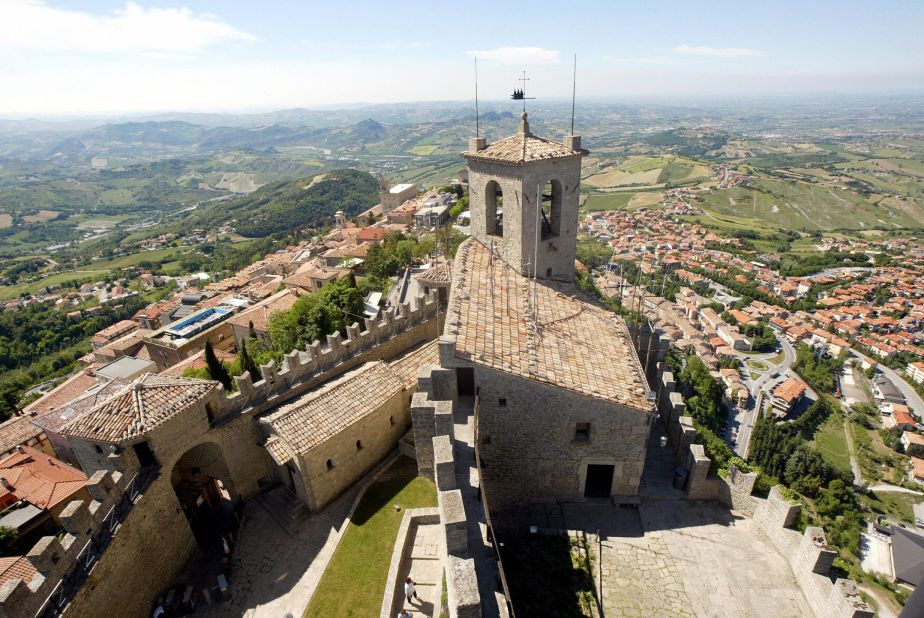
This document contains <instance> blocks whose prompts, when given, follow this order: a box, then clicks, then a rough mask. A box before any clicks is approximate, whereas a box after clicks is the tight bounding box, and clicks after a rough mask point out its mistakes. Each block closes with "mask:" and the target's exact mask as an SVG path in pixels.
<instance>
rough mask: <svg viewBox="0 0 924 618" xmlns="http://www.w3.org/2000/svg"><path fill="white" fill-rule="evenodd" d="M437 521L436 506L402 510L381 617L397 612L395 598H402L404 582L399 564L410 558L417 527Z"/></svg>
mask: <svg viewBox="0 0 924 618" xmlns="http://www.w3.org/2000/svg"><path fill="white" fill-rule="evenodd" d="M439 521H440V513H439V509H437V508H428V509H408V510H406V511H405V512H404V517H402V518H401V526H400V527H399V528H398V536H397V538H396V539H395V548H394V550H393V551H392V553H391V563H390V565H389V567H388V579H386V580H385V582H386V583H385V594H384V596H383V597H382V611H381V618H393V616H394V615H395V614H396V613H397V611H396V607H395V600H396V599H401V598H403V594H404V582H403V581H402V580H401V565H402V564H403V563H404V562H405V560H410V556H411V551H412V550H413V548H414V536H415V534H416V532H417V527H418V526H421V525H427V524H438V523H439Z"/></svg>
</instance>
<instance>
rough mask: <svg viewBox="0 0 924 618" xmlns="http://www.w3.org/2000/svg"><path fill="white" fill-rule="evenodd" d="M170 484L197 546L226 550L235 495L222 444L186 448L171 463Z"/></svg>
mask: <svg viewBox="0 0 924 618" xmlns="http://www.w3.org/2000/svg"><path fill="white" fill-rule="evenodd" d="M170 483H171V485H172V486H173V491H174V492H175V493H176V497H177V500H179V502H180V507H181V508H182V509H183V512H184V513H185V514H186V519H187V520H188V521H189V526H190V528H192V531H193V534H194V535H195V537H196V542H197V543H198V544H199V548H200V549H201V550H202V551H203V552H206V553H212V552H216V553H218V554H225V553H227V548H228V544H229V543H230V539H231V537H232V536H233V533H234V531H235V529H236V527H237V519H236V517H235V501H236V497H237V496H236V494H235V492H234V485H233V483H232V481H231V474H230V473H229V472H228V466H227V464H226V463H225V459H224V456H223V455H222V452H221V447H220V446H218V444H216V443H214V442H203V443H202V444H198V445H196V446H194V447H192V448H191V449H189V450H188V451H186V452H185V453H184V454H183V456H182V457H180V458H179V459H178V460H177V462H176V464H174V466H173V470H172V471H171V473H170Z"/></svg>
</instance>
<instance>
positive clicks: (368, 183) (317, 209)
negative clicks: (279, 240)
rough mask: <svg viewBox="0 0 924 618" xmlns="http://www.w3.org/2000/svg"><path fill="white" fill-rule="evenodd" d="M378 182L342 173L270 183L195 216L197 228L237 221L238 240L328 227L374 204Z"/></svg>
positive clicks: (354, 173)
mask: <svg viewBox="0 0 924 618" xmlns="http://www.w3.org/2000/svg"><path fill="white" fill-rule="evenodd" d="M378 199H379V196H378V182H377V181H376V179H375V178H373V177H372V176H371V175H370V174H367V173H366V172H360V171H358V170H352V169H344V170H334V171H331V172H327V173H325V174H323V175H322V176H315V177H308V178H299V179H298V180H292V181H283V182H274V183H271V184H268V185H266V186H264V187H261V188H260V189H258V190H256V191H254V192H253V193H251V194H250V195H246V196H242V197H239V198H237V199H234V200H231V201H229V202H222V203H217V204H212V205H210V206H208V207H206V208H205V209H203V210H202V212H201V213H197V215H198V216H197V217H196V218H197V219H198V220H199V221H200V222H202V223H214V222H220V221H227V220H229V219H236V220H237V223H236V224H235V228H236V229H237V231H238V233H240V234H241V235H242V236H247V237H249V238H257V237H262V236H267V235H269V234H275V233H277V232H287V231H290V230H294V229H297V228H300V227H305V226H319V225H325V224H329V223H330V222H331V221H332V220H333V217H334V213H336V212H337V211H338V210H342V211H343V212H345V213H346V215H347V216H348V217H352V216H355V215H357V214H359V213H360V212H362V211H364V210H366V209H368V208H370V207H371V206H374V205H375V204H376V203H377V202H378Z"/></svg>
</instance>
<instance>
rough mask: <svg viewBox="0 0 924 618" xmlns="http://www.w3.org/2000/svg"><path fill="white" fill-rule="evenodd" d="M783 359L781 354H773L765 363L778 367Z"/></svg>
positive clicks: (783, 355) (783, 356) (784, 356)
mask: <svg viewBox="0 0 924 618" xmlns="http://www.w3.org/2000/svg"><path fill="white" fill-rule="evenodd" d="M785 358H786V355H785V354H783V353H782V352H780V353H779V354H774V355H773V356H771V357H770V358H768V359H767V362H769V363H771V364H773V365H779V364H780V363H782V362H783V359H785Z"/></svg>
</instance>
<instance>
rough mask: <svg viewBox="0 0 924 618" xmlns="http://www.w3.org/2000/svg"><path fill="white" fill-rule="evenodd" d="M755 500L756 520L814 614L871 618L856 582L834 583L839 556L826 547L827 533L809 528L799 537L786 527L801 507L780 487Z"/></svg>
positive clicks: (838, 617) (826, 617)
mask: <svg viewBox="0 0 924 618" xmlns="http://www.w3.org/2000/svg"><path fill="white" fill-rule="evenodd" d="M755 500H756V501H757V506H756V509H755V513H754V521H755V522H757V523H758V524H759V525H760V529H761V531H762V532H763V533H764V534H765V535H766V536H767V538H768V539H770V542H771V543H772V544H773V545H774V547H776V549H777V551H779V552H780V554H781V555H782V556H783V557H784V558H786V560H787V561H788V562H789V566H790V568H791V569H792V571H793V573H794V574H795V576H796V581H797V582H798V583H799V587H800V588H801V589H802V593H803V594H804V595H805V598H806V599H807V600H808V603H809V605H810V606H811V607H812V610H814V612H815V615H816V616H824V617H825V618H828V617H830V618H872V616H873V611H872V609H871V608H870V607H869V605H867V604H866V603H865V602H864V601H863V599H862V598H861V596H860V591H859V590H858V589H857V585H856V583H855V582H854V581H853V580H849V579H835V580H834V581H833V582H832V580H831V576H830V573H831V566H832V564H833V562H834V558H835V556H836V555H837V554H836V552H835V551H834V550H832V549H830V548H829V547H828V546H827V540H826V538H825V533H824V531H823V530H822V529H821V528H816V527H813V526H810V527H808V528H806V529H805V532H804V533H802V534H799V533H798V532H796V531H795V530H790V529H788V528H786V527H785V526H786V525H788V523H789V522H791V521H792V520H794V519H795V518H796V516H798V514H799V510H800V508H801V506H800V505H798V504H791V503H789V502H788V501H787V500H786V499H785V498H784V497H783V496H782V494H781V493H780V490H779V487H773V488H772V489H771V490H770V495H769V496H768V497H767V499H766V500H763V499H760V498H755Z"/></svg>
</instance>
